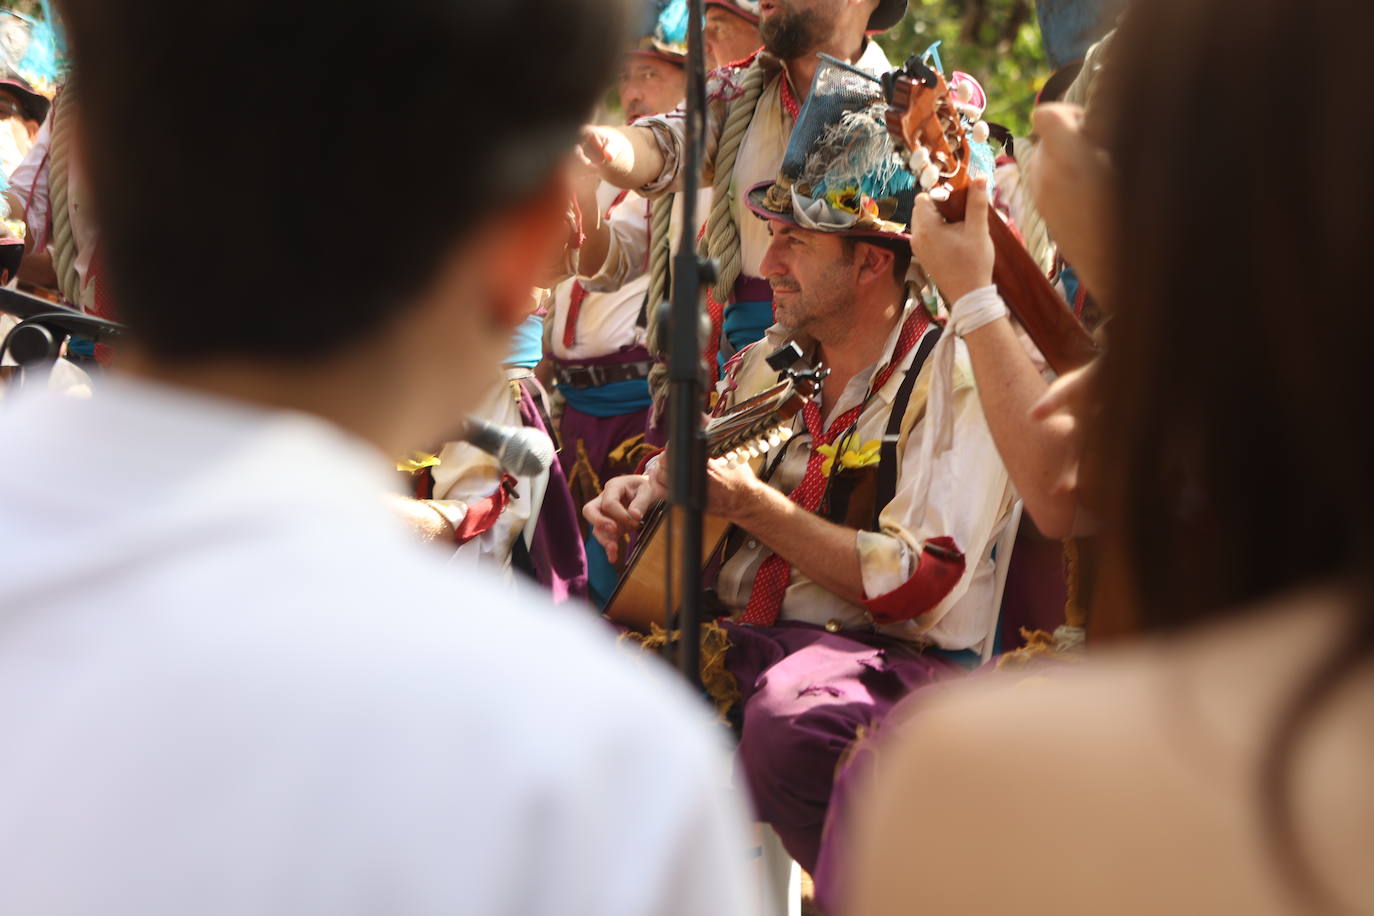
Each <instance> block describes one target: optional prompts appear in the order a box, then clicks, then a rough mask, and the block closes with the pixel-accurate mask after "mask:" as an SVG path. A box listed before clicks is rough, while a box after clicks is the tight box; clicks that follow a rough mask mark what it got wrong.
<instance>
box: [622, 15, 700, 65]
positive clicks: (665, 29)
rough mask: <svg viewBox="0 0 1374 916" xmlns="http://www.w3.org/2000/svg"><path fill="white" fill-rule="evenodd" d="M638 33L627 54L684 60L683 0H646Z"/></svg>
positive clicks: (676, 61)
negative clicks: (646, 6) (642, 23)
mask: <svg viewBox="0 0 1374 916" xmlns="http://www.w3.org/2000/svg"><path fill="white" fill-rule="evenodd" d="M640 34H641V36H642V37H641V38H640V39H639V40H638V41H636V42H635V44H634V47H632V48H630V50H629V53H630V54H640V55H643V56H645V57H652V58H655V59H657V60H665V61H667V62H668V63H670V64H683V63H686V61H687V0H650V3H649V4H648V8H647V10H646V13H645V19H644V25H643V26H642V27H641V30H640Z"/></svg>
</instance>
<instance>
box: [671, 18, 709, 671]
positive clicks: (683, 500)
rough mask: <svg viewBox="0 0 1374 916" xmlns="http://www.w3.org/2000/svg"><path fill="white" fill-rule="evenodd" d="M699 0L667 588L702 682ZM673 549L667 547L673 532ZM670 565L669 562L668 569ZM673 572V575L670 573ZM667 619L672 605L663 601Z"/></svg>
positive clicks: (687, 661) (674, 371)
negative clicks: (676, 587)
mask: <svg viewBox="0 0 1374 916" xmlns="http://www.w3.org/2000/svg"><path fill="white" fill-rule="evenodd" d="M702 9H703V4H702V0H687V106H686V115H687V130H686V137H687V142H686V143H685V144H684V149H683V154H684V155H683V180H682V236H681V239H680V241H679V243H678V252H677V255H676V256H675V257H674V259H673V294H672V305H671V307H670V308H671V311H670V312H669V321H668V338H669V341H670V344H669V348H668V382H669V389H668V419H669V423H668V443H669V450H670V453H671V455H672V462H671V465H670V467H669V487H668V503H669V512H670V513H671V515H670V520H669V526H668V530H669V537H670V541H669V561H668V564H667V565H668V596H669V601H670V602H671V601H672V600H673V596H674V587H673V586H674V584H675V582H676V583H680V584H681V594H680V595H678V596H677V599H678V626H679V629H680V631H681V635H680V638H679V641H678V658H677V662H678V665H679V667H680V668H681V669H682V673H683V675H684V676H685V677H686V678H687V683H688V684H690V685H692V686H694V687H700V684H701V661H700V659H701V587H700V586H701V583H700V577H701V562H702V556H701V554H702V545H701V541H702V513H703V511H704V510H705V508H706V439H705V435H704V434H703V432H702V428H701V410H702V404H703V399H702V384H701V341H700V338H699V328H700V316H701V295H702V290H703V287H704V286H705V284H707V283H708V282H711V281H712V280H713V275H714V273H715V267H714V265H713V264H712V263H711V262H710V261H709V260H706V259H705V258H703V257H701V255H699V254H698V252H697V250H696V242H695V240H696V231H695V230H696V225H697V190H698V189H699V188H700V187H701V159H702V153H703V147H704V143H703V140H704V136H705V133H706V55H705V45H704V43H703V40H702V18H703V12H702ZM675 535H676V536H678V537H677V538H676V539H677V541H678V543H677V545H676V546H677V550H673V549H672V548H673V543H672V540H671V539H672V538H674V536H675ZM674 566H676V570H674ZM675 572H676V573H677V574H676V575H674V573H675ZM667 616H668V618H669V619H670V620H671V616H672V609H671V607H670V608H669V609H668V615H667Z"/></svg>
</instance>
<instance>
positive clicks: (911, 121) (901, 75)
mask: <svg viewBox="0 0 1374 916" xmlns="http://www.w3.org/2000/svg"><path fill="white" fill-rule="evenodd" d="M884 83H885V85H886V86H887V92H888V102H889V105H888V111H887V126H888V130H889V132H891V134H892V136H893V139H894V140H895V141H896V143H897V145H898V148H899V149H900V150H902V151H903V152H904V154H905V156H907V157H909V156H910V155H911V153H912V152H914V151H916V150H918V149H924V150H925V151H927V152H928V153H929V154H930V157H931V161H932V162H933V163H935V164H936V166H937V167H938V168H940V170H941V175H940V183H939V184H938V185H936V186H935V187H932V188H931V189H930V192H929V193H930V195H931V199H932V200H934V201H935V205H936V207H937V208H938V209H939V211H940V213H941V215H943V216H944V217H945V219H947V220H949V221H950V222H959V221H962V220H963V219H964V215H965V209H966V203H967V200H968V185H969V171H968V166H969V160H970V150H969V145H968V138H967V136H966V135H965V133H964V128H963V124H962V123H961V122H960V119H959V112H958V110H957V108H956V103H955V101H954V99H952V98H951V96H950V90H949V86H948V85H946V83H945V78H944V77H943V76H942V75H941V74H940V73H939V72H937V71H935V70H932V69H930V68H928V67H925V66H924V65H923V64H921V63H919V62H917V61H915V60H910V61H908V62H907V64H906V67H905V68H904V69H902V70H898V71H896V72H895V73H891V74H888V76H887V77H886V79H885V80H884ZM909 161H910V160H909V159H908V162H909ZM988 210H989V212H988V233H989V235H991V237H992V245H993V250H994V251H995V253H996V261H995V263H994V266H993V271H992V278H993V282H994V283H995V284H996V285H997V291H998V292H999V293H1000V294H1001V296H1002V300H1003V301H1004V302H1005V303H1006V304H1007V308H1008V309H1009V310H1010V311H1011V313H1012V314H1013V315H1015V316H1016V320H1017V321H1019V322H1020V323H1021V325H1022V327H1024V328H1025V329H1026V333H1027V334H1028V335H1030V339H1031V340H1032V341H1033V342H1034V343H1035V345H1036V347H1038V348H1039V349H1040V352H1041V353H1042V354H1043V355H1044V357H1045V361H1046V362H1048V363H1049V364H1050V367H1051V368H1053V369H1054V371H1055V372H1058V373H1060V374H1063V373H1065V372H1069V371H1071V370H1073V369H1077V368H1079V367H1080V366H1083V365H1085V364H1086V363H1088V362H1089V361H1091V360H1092V359H1093V357H1094V356H1096V355H1097V346H1096V344H1094V343H1093V339H1092V336H1091V335H1090V334H1089V333H1088V331H1087V329H1086V328H1084V327H1083V325H1082V324H1081V323H1080V322H1079V321H1078V319H1077V317H1075V316H1074V314H1073V312H1072V310H1070V308H1069V306H1068V303H1066V302H1065V301H1064V299H1063V297H1061V296H1060V295H1059V293H1057V292H1056V291H1055V289H1054V287H1053V286H1052V285H1051V284H1050V281H1049V279H1048V278H1047V277H1046V276H1045V275H1044V273H1042V272H1041V270H1040V267H1039V266H1038V265H1037V264H1036V263H1035V261H1034V259H1033V258H1031V256H1030V252H1028V251H1027V250H1026V247H1025V246H1024V245H1023V244H1021V240H1020V239H1019V238H1017V237H1016V233H1014V232H1013V231H1012V229H1011V227H1010V226H1008V225H1007V224H1006V222H1005V221H1004V220H1003V219H1002V215H1001V214H1000V213H998V212H997V210H996V209H995V208H993V207H991V206H989V208H988Z"/></svg>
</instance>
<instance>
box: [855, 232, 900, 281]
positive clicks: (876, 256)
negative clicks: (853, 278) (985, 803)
mask: <svg viewBox="0 0 1374 916" xmlns="http://www.w3.org/2000/svg"><path fill="white" fill-rule="evenodd" d="M854 254H855V258H854V259H855V261H856V262H857V263H858V267H859V275H858V278H857V279H858V283H859V285H860V286H870V285H872V284H875V283H891V282H892V276H893V261H894V260H895V258H896V255H895V254H894V253H893V251H892V250H891V249H889V248H887V247H885V246H883V245H874V244H870V243H868V242H860V243H859V244H858V245H857V246H856V249H855V252H854Z"/></svg>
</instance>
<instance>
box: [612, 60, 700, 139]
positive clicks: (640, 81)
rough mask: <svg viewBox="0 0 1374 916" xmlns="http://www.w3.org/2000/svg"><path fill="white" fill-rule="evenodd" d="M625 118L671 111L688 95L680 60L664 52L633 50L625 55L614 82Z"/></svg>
mask: <svg viewBox="0 0 1374 916" xmlns="http://www.w3.org/2000/svg"><path fill="white" fill-rule="evenodd" d="M616 90H617V93H618V94H619V96H620V109H621V111H623V112H624V113H625V120H626V121H627V122H628V121H634V120H636V119H637V118H642V117H645V116H647V115H653V114H662V113H663V112H665V111H672V110H673V109H674V108H677V107H678V106H679V105H681V104H682V100H683V98H684V97H685V96H686V94H687V76H686V71H685V70H684V69H683V63H682V61H681V60H678V61H674V60H671V59H670V58H669V57H668V56H667V55H661V54H650V53H644V52H639V51H632V52H631V53H629V54H626V55H625V59H624V61H623V63H622V64H621V67H620V81H619V82H618V83H617V85H616Z"/></svg>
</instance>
